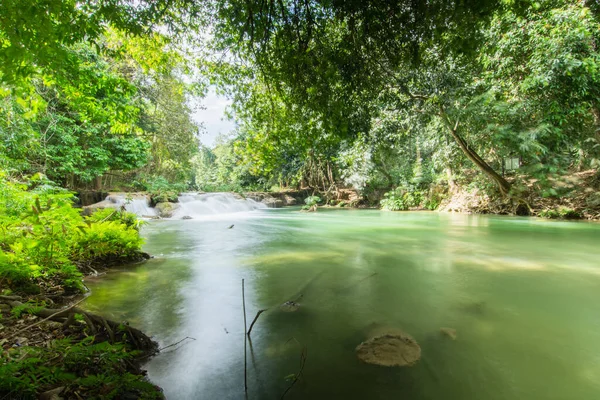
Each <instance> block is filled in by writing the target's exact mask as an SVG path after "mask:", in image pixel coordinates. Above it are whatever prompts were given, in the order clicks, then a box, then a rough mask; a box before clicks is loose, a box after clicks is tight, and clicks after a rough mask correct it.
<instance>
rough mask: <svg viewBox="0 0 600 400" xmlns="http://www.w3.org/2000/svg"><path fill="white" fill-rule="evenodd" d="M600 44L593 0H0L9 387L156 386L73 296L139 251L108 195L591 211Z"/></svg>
mask: <svg viewBox="0 0 600 400" xmlns="http://www.w3.org/2000/svg"><path fill="white" fill-rule="evenodd" d="M599 43H600V4H599V3H598V2H597V1H594V0H539V1H532V0H502V1H492V0H480V1H445V0H429V1H425V0H416V1H397V2H391V1H385V0H369V1H363V0H346V1H343V0H312V1H311V0H277V1H274V0H198V1H187V0H137V1H130V0H90V1H80V0H67V1H63V0H20V1H17V0H1V1H0V307H1V308H0V312H1V314H0V315H1V319H0V346H1V347H2V353H1V355H0V376H1V377H2V379H0V399H2V398H8V399H13V398H14V399H20V398H38V396H40V395H42V394H45V395H46V396H52V395H53V393H51V392H52V390H56V389H60V390H59V391H57V392H56V393H55V394H56V396H58V395H59V394H60V396H62V397H61V398H63V397H64V398H74V399H75V398H99V399H105V398H106V399H108V398H115V399H118V398H163V393H162V392H161V391H160V389H159V388H158V387H157V386H155V385H154V384H152V383H150V382H149V381H148V380H147V379H146V378H145V377H144V375H143V372H142V370H141V369H140V365H141V362H140V361H139V359H140V357H144V358H148V357H149V356H150V355H154V354H156V352H157V350H158V345H157V344H156V343H154V342H152V340H151V339H150V338H149V337H148V336H146V335H145V334H144V333H142V332H141V331H138V330H137V329H135V328H133V327H130V326H129V324H125V323H122V322H115V321H114V320H113V319H108V318H106V317H102V316H100V315H98V314H97V313H93V312H92V311H90V310H89V309H86V308H85V307H83V308H80V307H77V305H78V304H79V303H80V302H81V301H83V299H81V295H82V293H86V292H87V291H88V288H87V286H86V284H84V281H82V278H83V277H86V276H97V275H99V274H100V275H101V274H104V273H106V271H107V270H108V269H109V268H111V267H115V266H121V265H124V264H130V263H140V262H143V261H145V260H147V259H148V258H149V257H151V255H149V254H146V253H145V252H143V251H142V246H143V244H144V241H145V240H146V237H145V236H144V235H143V234H141V232H142V230H143V229H145V228H144V226H145V225H152V224H153V223H154V221H146V220H142V219H140V218H139V217H140V215H137V216H136V215H135V214H132V213H130V212H128V211H126V209H125V206H122V207H120V208H119V207H117V208H105V209H100V210H98V211H95V212H93V213H91V212H90V213H86V212H82V209H81V207H82V206H88V205H89V204H91V203H95V202H98V201H101V200H103V199H104V198H105V197H106V196H107V195H108V194H109V193H114V192H118V193H125V194H124V195H123V196H127V200H126V203H127V204H129V202H131V199H132V198H131V197H129V196H130V195H127V193H147V194H148V196H149V198H150V199H151V203H152V205H155V204H156V203H160V202H177V201H178V200H177V199H178V196H179V195H180V194H182V193H183V194H185V193H191V192H193V193H204V192H206V193H213V192H214V193H223V192H226V193H235V196H236V198H238V200H239V198H240V197H241V198H246V197H247V196H248V198H255V197H256V196H259V197H258V198H259V200H260V198H262V197H261V196H270V195H274V194H277V195H281V196H283V195H285V194H286V193H291V194H293V195H294V196H297V194H298V193H301V195H300V196H301V198H300V199H299V201H300V202H304V198H303V197H306V207H304V208H307V209H310V210H316V207H317V204H318V205H319V206H322V208H324V209H328V208H336V209H339V208H351V209H357V208H359V209H381V210H385V211H417V210H421V211H422V210H431V211H441V212H445V211H449V212H462V213H469V214H470V213H475V214H501V215H510V216H531V217H543V218H548V219H568V220H570V219H578V220H598V219H600V49H599V48H598V47H599V46H600V44H599ZM210 90H214V91H216V92H217V93H218V95H219V96H221V97H222V98H226V99H228V100H229V101H230V106H229V107H228V109H227V118H229V119H230V120H231V121H233V122H234V124H235V129H234V130H232V131H231V132H228V133H227V134H222V135H221V136H219V138H218V139H217V141H216V144H215V145H214V146H206V145H204V144H202V137H203V136H202V135H203V134H205V133H206V129H205V127H204V126H203V124H202V121H199V120H198V119H197V118H195V117H194V113H195V111H197V110H198V109H201V108H202V107H203V99H204V97H205V96H206V94H207V93H208V92H209V91H210ZM249 193H250V194H249ZM256 193H259V194H258V195H257V194H256ZM348 193H351V195H350V196H348ZM86 196H87V197H86ZM252 196H254V197H252ZM88 197H89V198H92V199H94V200H93V201H87V200H86V198H88ZM228 201H233V200H228ZM182 204H184V203H182ZM313 206H314V208H313ZM178 207H179V206H178ZM318 214H320V213H318ZM315 215H316V214H315ZM324 215H325V214H324ZM394 215H395V214H394ZM142 216H144V217H145V215H142ZM188 217H189V215H185V216H184V217H183V218H184V219H186V218H188ZM189 218H190V219H191V217H189ZM394 218H395V217H394ZM233 227H234V225H231V227H230V229H231V228H233ZM144 251H146V248H145V247H144ZM374 274H375V273H374ZM61 307H64V308H61ZM25 328H27V329H25ZM24 331H26V332H29V333H28V334H27V335H25V334H24V333H23V332H24ZM225 331H226V332H227V329H225ZM24 335H25V336H24ZM21 339H23V340H21ZM296 341H297V340H296ZM50 343H52V344H50ZM162 344H165V343H163V342H161V345H162ZM167 344H168V343H167ZM303 354H304V353H303ZM303 367H304V365H303V366H302V368H303ZM301 373H302V369H301V371H300V373H299V374H297V375H294V376H293V377H295V378H296V379H294V380H293V382H294V383H296V381H297V380H298V377H299V375H300V374H301ZM294 383H292V386H293V385H294ZM290 387H291V386H290ZM286 393H287V391H286ZM284 395H285V393H284ZM44 398H54V397H44Z"/></svg>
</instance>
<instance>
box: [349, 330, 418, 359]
mask: <svg viewBox="0 0 600 400" xmlns="http://www.w3.org/2000/svg"><path fill="white" fill-rule="evenodd" d="M356 355H357V356H358V359H359V360H361V361H363V362H365V363H367V364H374V365H381V366H384V367H404V366H412V365H414V364H415V363H416V362H417V361H419V359H420V358H421V347H420V346H419V344H418V343H417V342H416V340H415V339H413V338H412V337H410V336H409V335H407V334H405V333H399V334H385V335H381V336H376V337H374V338H372V339H369V340H367V341H364V342H362V343H361V344H359V345H358V346H357V347H356Z"/></svg>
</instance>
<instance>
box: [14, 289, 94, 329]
mask: <svg viewBox="0 0 600 400" xmlns="http://www.w3.org/2000/svg"><path fill="white" fill-rule="evenodd" d="M83 300H85V297H84V298H83V299H80V300H79V301H78V302H76V303H73V304H71V305H70V306H69V307H67V308H65V309H64V310H59V311H57V312H55V313H54V314H52V315H50V316H49V317H46V318H44V319H43V320H41V321H38V322H36V323H34V324H31V325H29V326H26V327H25V328H21V329H19V330H18V331H16V332H13V334H12V335H10V336H8V337H7V339H11V338H13V337H15V336H16V335H18V334H19V333H21V332H23V331H26V330H28V329H31V328H33V327H34V326H37V325H39V324H41V323H42V322H46V321H48V320H49V319H51V318H52V317H54V316H56V315H58V314H60V313H64V312H65V311H69V310H70V309H72V308H73V307H75V306H76V305H77V304H79V303H81V302H82V301H83Z"/></svg>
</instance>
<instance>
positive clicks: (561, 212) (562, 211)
mask: <svg viewBox="0 0 600 400" xmlns="http://www.w3.org/2000/svg"><path fill="white" fill-rule="evenodd" d="M539 216H540V217H542V218H549V219H559V218H563V219H581V218H583V216H582V214H581V212H579V211H576V210H573V209H572V208H569V207H564V206H561V207H558V208H556V209H545V210H542V211H540V213H539Z"/></svg>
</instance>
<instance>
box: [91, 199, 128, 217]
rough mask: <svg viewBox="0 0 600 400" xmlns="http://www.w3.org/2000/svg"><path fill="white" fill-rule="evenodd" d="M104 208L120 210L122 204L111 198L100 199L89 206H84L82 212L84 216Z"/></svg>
mask: <svg viewBox="0 0 600 400" xmlns="http://www.w3.org/2000/svg"><path fill="white" fill-rule="evenodd" d="M103 208H114V209H115V210H118V209H120V208H121V205H120V204H117V203H115V202H113V201H111V200H108V199H107V200H102V201H100V202H98V203H94V204H91V205H89V206H85V207H83V212H82V214H83V215H84V216H88V215H92V214H93V213H94V211H96V210H101V209H103Z"/></svg>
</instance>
